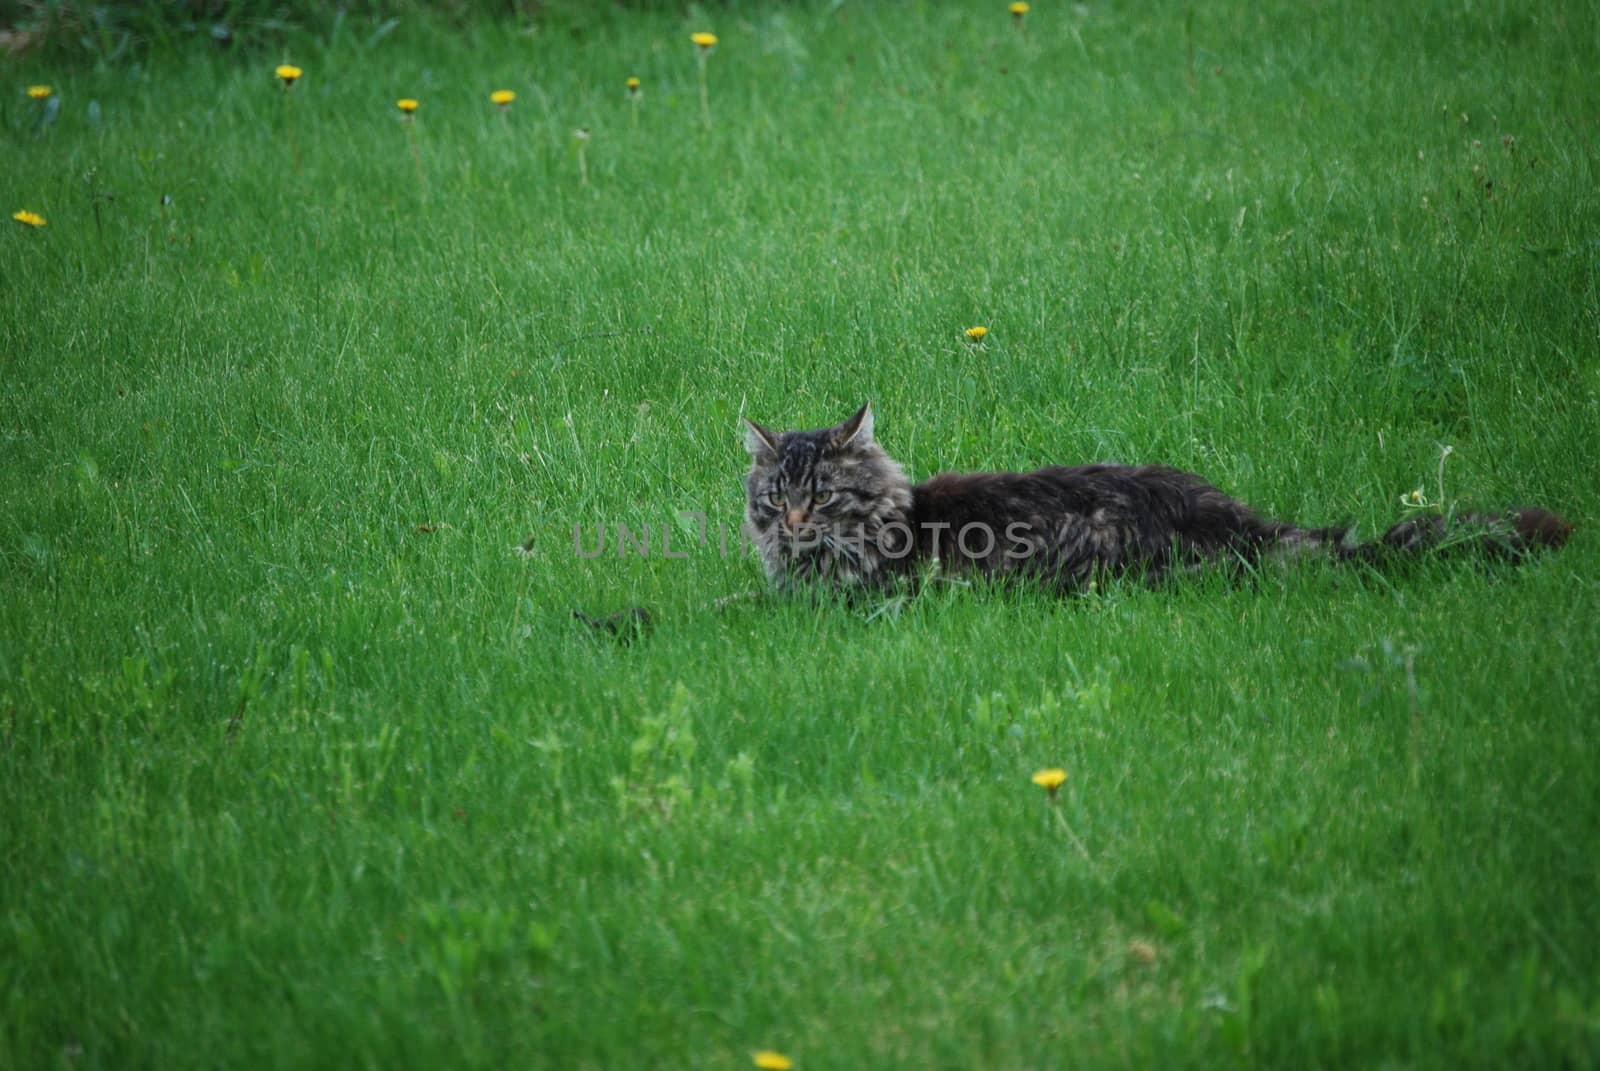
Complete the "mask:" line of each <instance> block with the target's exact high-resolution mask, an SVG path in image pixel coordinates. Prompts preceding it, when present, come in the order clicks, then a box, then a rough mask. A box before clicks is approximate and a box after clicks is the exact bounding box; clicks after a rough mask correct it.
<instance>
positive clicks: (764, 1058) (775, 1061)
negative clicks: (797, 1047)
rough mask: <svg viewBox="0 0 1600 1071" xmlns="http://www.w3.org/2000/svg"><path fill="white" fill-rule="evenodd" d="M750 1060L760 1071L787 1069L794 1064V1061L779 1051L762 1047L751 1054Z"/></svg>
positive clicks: (783, 1070)
mask: <svg viewBox="0 0 1600 1071" xmlns="http://www.w3.org/2000/svg"><path fill="white" fill-rule="evenodd" d="M750 1059H751V1061H752V1062H753V1063H754V1064H755V1065H756V1066H757V1067H759V1068H761V1069H762V1071H789V1069H790V1068H791V1067H793V1066H794V1061H793V1060H791V1059H789V1058H788V1057H787V1056H785V1055H784V1054H783V1053H781V1052H773V1051H772V1050H771V1049H762V1050H761V1051H760V1052H758V1053H756V1054H755V1055H754V1056H752V1057H751V1058H750Z"/></svg>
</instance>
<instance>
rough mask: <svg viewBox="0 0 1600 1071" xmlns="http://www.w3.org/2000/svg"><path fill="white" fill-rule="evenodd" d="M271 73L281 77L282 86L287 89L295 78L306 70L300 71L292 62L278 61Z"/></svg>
mask: <svg viewBox="0 0 1600 1071" xmlns="http://www.w3.org/2000/svg"><path fill="white" fill-rule="evenodd" d="M272 73H273V74H276V75H277V76H278V77H279V78H280V79H282V81H283V87H284V88H285V89H287V88H289V87H290V86H292V85H294V83H295V80H296V79H297V78H299V77H300V76H301V75H302V74H305V73H306V72H304V71H302V70H301V69H300V68H299V67H296V66H294V65H293V64H292V63H280V64H279V65H278V66H277V68H276V69H275V70H274V71H273V72H272Z"/></svg>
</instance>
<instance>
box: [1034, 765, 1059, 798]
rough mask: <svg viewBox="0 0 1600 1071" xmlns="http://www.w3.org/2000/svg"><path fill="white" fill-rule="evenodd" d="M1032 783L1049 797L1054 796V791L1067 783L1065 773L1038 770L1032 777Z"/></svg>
mask: <svg viewBox="0 0 1600 1071" xmlns="http://www.w3.org/2000/svg"><path fill="white" fill-rule="evenodd" d="M1033 783H1034V784H1036V785H1038V786H1039V787H1040V788H1042V789H1044V790H1045V791H1046V792H1048V793H1050V795H1052V796H1054V795H1055V794H1056V789H1058V788H1060V787H1061V786H1062V785H1064V784H1066V783H1067V771H1065V770H1055V769H1051V770H1040V771H1039V772H1038V773H1036V774H1034V775H1033Z"/></svg>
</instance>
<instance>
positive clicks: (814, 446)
mask: <svg viewBox="0 0 1600 1071" xmlns="http://www.w3.org/2000/svg"><path fill="white" fill-rule="evenodd" d="M745 448H746V450H748V451H749V454H750V472H749V474H748V475H747V476H746V477H745V531H746V534H747V536H748V537H749V539H750V540H751V542H752V543H753V544H754V545H755V547H756V550H757V552H758V553H759V555H760V557H761V563H762V566H763V568H764V569H765V571H766V574H767V577H768V579H769V580H770V581H771V582H772V583H773V584H774V585H775V586H777V587H779V588H785V589H793V588H827V589H870V588H878V587H884V586H886V585H889V584H891V583H893V582H894V581H895V580H896V578H899V577H907V576H913V575H916V574H917V573H918V572H919V571H920V570H921V568H922V567H923V565H924V564H926V563H931V562H936V563H937V565H938V567H939V568H940V570H941V571H943V572H953V573H967V574H977V575H984V576H996V577H1002V576H1009V575H1021V576H1027V577H1030V578H1033V579H1036V580H1037V581H1039V582H1041V583H1043V584H1045V585H1046V586H1048V587H1051V588H1053V589H1056V590H1060V591H1063V592H1067V591H1074V590H1081V589H1083V588H1085V587H1086V586H1087V585H1088V584H1090V583H1091V582H1093V581H1094V580H1095V579H1096V578H1098V577H1101V576H1108V577H1109V576H1117V575H1121V574H1127V573H1136V574H1139V575H1141V576H1143V577H1144V578H1145V579H1146V580H1149V581H1152V582H1154V581H1159V580H1161V579H1163V578H1165V577H1169V576H1171V575H1173V574H1175V573H1177V572H1183V571H1189V570H1193V569H1196V568H1200V567H1204V566H1207V565H1212V564H1216V563H1232V564H1236V565H1240V566H1246V567H1248V566H1251V565H1254V564H1256V563H1259V562H1261V561H1263V560H1265V559H1268V558H1292V557H1298V556H1302V555H1308V554H1325V555H1327V556H1329V557H1331V558H1332V559H1334V560H1336V561H1341V562H1366V563H1371V564H1379V563H1382V562H1384V561H1386V560H1388V559H1391V558H1394V557H1397V556H1404V555H1414V554H1417V553H1419V552H1422V551H1427V550H1432V551H1436V552H1441V553H1443V552H1449V551H1456V550H1461V549H1468V550H1471V551H1472V552H1474V553H1477V554H1481V555H1484V556H1487V557H1490V558H1519V557H1521V556H1522V555H1524V554H1526V553H1527V552H1528V551H1530V550H1533V549H1536V548H1540V547H1549V548H1557V547H1560V546H1561V545H1562V544H1563V543H1565V542H1566V540H1567V537H1568V536H1569V535H1570V534H1571V532H1572V526H1571V525H1570V524H1568V523H1567V522H1566V521H1564V520H1562V519H1561V518H1560V517H1558V516H1556V515H1555V514H1554V513H1551V512H1549V511H1548V510H1543V509H1517V510H1509V511H1506V512H1503V513H1493V514H1481V513H1480V514H1458V515H1456V516H1454V517H1452V518H1450V519H1449V520H1448V521H1447V520H1446V519H1445V518H1444V517H1441V516H1436V515H1428V516H1417V517H1414V518H1412V519H1409V520H1405V521H1401V522H1400V523H1398V524H1396V525H1394V526H1393V527H1392V528H1390V529H1389V530H1388V531H1387V532H1385V533H1384V534H1383V536H1382V537H1381V538H1379V539H1377V540H1374V541H1372V542H1368V543H1356V542H1353V541H1352V540H1351V539H1350V529H1349V528H1348V527H1326V528H1304V527H1301V526H1299V525H1295V524H1289V523H1287V522H1283V521H1273V520H1266V519H1263V518H1262V517H1260V516H1258V515H1257V514H1256V513H1255V512H1254V511H1253V510H1251V509H1250V508H1249V507H1248V506H1246V505H1244V504H1243V503H1241V502H1239V501H1238V500H1236V499H1234V498H1232V497H1230V496H1229V495H1227V494H1224V493H1223V492H1222V491H1219V490H1217V489H1216V488H1215V487H1213V486H1211V485H1210V484H1209V483H1207V482H1206V481H1205V480H1204V479H1202V478H1201V477H1199V476H1197V475H1195V474H1194V473H1191V472H1183V471H1181V470H1179V469H1175V468H1169V467H1167V466H1165V465H1138V466H1132V465H1115V464H1097V465H1080V466H1077V467H1073V468H1062V467H1054V468H1043V469H1038V470H1036V471H1033V472H978V473H959V474H958V473H947V474H943V475H938V476H934V477H932V478H931V479H928V480H926V481H924V482H922V483H919V484H912V482H911V480H910V479H909V478H908V477H907V476H906V473H905V470H904V469H902V468H901V467H900V464H899V463H898V462H896V461H895V460H894V459H893V458H892V457H890V456H889V455H888V454H887V453H886V452H884V449H883V448H882V447H881V446H879V445H878V442H877V439H876V438H875V437H874V436H873V420H872V407H871V405H870V403H869V404H867V405H863V406H862V407H861V408H860V409H859V410H857V411H856V413H855V414H854V415H853V416H851V417H850V418H849V419H847V420H845V421H844V422H843V423H840V424H836V425H834V426H833V427H830V428H822V429H819V430H816V431H789V432H782V433H778V432H772V431H769V430H767V429H766V428H764V427H762V426H761V425H760V424H757V423H756V422H755V421H753V420H748V419H747V420H746V421H745Z"/></svg>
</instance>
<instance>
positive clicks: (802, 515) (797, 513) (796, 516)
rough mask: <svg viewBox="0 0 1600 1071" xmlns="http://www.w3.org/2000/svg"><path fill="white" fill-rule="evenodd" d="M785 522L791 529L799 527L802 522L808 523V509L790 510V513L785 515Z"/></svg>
mask: <svg viewBox="0 0 1600 1071" xmlns="http://www.w3.org/2000/svg"><path fill="white" fill-rule="evenodd" d="M783 523H784V524H786V525H788V526H789V527H790V528H791V529H794V528H799V527H800V526H801V525H802V524H805V523H806V511H805V510H803V509H792V510H790V511H789V512H788V513H785V514H784V515H783Z"/></svg>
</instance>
